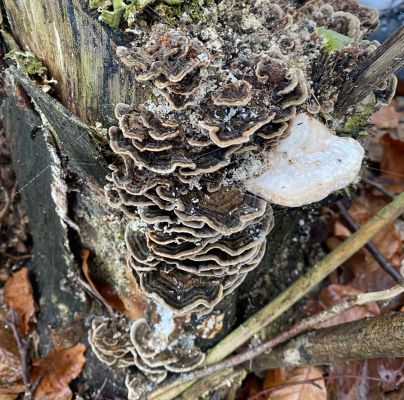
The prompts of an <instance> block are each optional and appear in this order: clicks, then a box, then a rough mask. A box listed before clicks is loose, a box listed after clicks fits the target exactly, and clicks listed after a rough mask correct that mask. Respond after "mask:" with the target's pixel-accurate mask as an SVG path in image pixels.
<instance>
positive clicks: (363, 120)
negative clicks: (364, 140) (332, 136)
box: [342, 103, 376, 135]
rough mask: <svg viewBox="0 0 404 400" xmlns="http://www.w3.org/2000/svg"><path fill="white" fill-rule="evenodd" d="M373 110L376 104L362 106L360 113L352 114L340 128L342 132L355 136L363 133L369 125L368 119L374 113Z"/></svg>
mask: <svg viewBox="0 0 404 400" xmlns="http://www.w3.org/2000/svg"><path fill="white" fill-rule="evenodd" d="M375 108H376V104H375V103H370V104H367V105H366V106H364V107H363V110H362V111H359V112H355V113H353V114H352V116H351V117H349V118H348V119H347V121H346V122H345V124H344V126H343V127H342V132H343V133H349V134H350V135H355V134H358V133H360V132H361V131H363V130H364V129H365V128H366V127H367V125H368V124H369V118H370V117H371V115H372V114H373V113H374V112H375Z"/></svg>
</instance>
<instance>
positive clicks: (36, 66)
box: [6, 50, 47, 76]
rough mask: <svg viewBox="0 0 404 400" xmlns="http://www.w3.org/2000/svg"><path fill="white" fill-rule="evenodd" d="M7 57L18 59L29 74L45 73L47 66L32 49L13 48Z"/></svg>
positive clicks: (40, 74)
mask: <svg viewBox="0 0 404 400" xmlns="http://www.w3.org/2000/svg"><path fill="white" fill-rule="evenodd" d="M6 58H9V59H11V60H14V61H16V62H17V63H18V64H20V65H21V66H23V67H24V69H25V70H26V71H27V73H28V74H29V75H39V76H42V75H45V74H46V72H47V68H46V67H45V66H44V65H43V64H42V63H41V61H39V60H38V59H37V58H36V57H35V56H34V55H33V54H32V53H31V52H30V51H25V52H23V51H19V50H11V51H10V52H8V53H7V54H6Z"/></svg>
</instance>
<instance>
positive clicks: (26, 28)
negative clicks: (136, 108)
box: [2, 0, 145, 124]
mask: <svg viewBox="0 0 404 400" xmlns="http://www.w3.org/2000/svg"><path fill="white" fill-rule="evenodd" d="M2 1H3V3H4V8H5V10H6V15H7V20H8V22H9V25H10V29H11V33H12V35H13V37H14V38H15V39H16V40H17V42H18V43H19V45H20V46H21V48H22V49H23V50H27V49H29V50H30V51H31V52H33V53H34V54H35V56H36V57H37V58H38V59H40V60H41V61H42V62H43V63H44V65H45V66H46V67H47V68H48V71H49V73H50V75H51V76H52V77H53V78H55V79H56V80H57V82H58V83H57V85H56V91H57V95H58V98H59V99H60V101H61V103H62V104H63V105H64V106H65V107H67V108H68V109H69V110H70V111H71V112H73V113H74V114H75V115H77V116H78V117H79V118H80V119H81V120H82V121H83V122H86V123H90V124H94V123H95V122H101V123H105V124H112V123H113V122H114V119H115V118H114V107H115V104H117V103H118V102H127V103H131V102H133V100H134V99H135V97H136V98H137V99H139V102H142V99H141V98H142V96H145V94H144V90H142V88H141V87H138V86H135V85H134V84H133V76H132V73H131V71H130V70H128V69H126V68H122V67H120V66H119V65H118V62H117V60H116V57H115V49H116V46H117V45H123V44H125V43H128V42H129V41H130V38H129V37H128V35H125V34H124V33H123V32H120V31H119V30H113V29H110V28H109V27H108V26H107V25H106V24H102V23H100V22H99V21H98V20H97V12H96V11H92V12H91V11H90V10H89V8H88V3H89V2H88V1H87V0H84V1H83V0H59V1H46V2H44V1H43V0H23V1H18V2H16V1H14V0H2ZM91 13H92V14H91ZM100 99H102V101H100Z"/></svg>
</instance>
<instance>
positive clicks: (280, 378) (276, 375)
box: [263, 368, 288, 390]
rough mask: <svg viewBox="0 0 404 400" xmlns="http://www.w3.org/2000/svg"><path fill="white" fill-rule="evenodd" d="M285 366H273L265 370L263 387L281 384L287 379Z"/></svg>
mask: <svg viewBox="0 0 404 400" xmlns="http://www.w3.org/2000/svg"><path fill="white" fill-rule="evenodd" d="M287 376H288V374H287V372H286V368H274V369H269V370H268V371H266V372H265V378H264V384H263V389H264V390H265V389H269V388H271V387H274V386H277V385H280V384H282V383H283V382H285V381H286V379H287Z"/></svg>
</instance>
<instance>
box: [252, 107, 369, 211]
mask: <svg viewBox="0 0 404 400" xmlns="http://www.w3.org/2000/svg"><path fill="white" fill-rule="evenodd" d="M363 156H364V149H363V147H362V146H361V145H360V143H359V142H358V141H356V140H354V139H352V138H346V137H338V136H336V135H334V134H333V133H332V132H331V131H330V130H329V129H328V128H327V127H326V126H325V125H323V124H322V123H321V122H320V121H318V120H317V119H315V118H313V117H311V116H309V115H307V114H299V115H297V116H296V117H295V119H294V121H293V124H292V126H291V129H290V132H289V135H288V136H287V137H286V138H284V139H281V140H280V143H279V145H278V146H277V147H276V148H275V149H274V150H272V151H270V152H269V154H268V164H269V168H268V169H267V170H266V171H265V172H264V173H263V174H262V175H260V176H258V177H257V178H255V179H254V180H252V181H251V182H249V183H247V185H246V188H247V190H249V191H250V192H251V193H253V194H255V195H257V196H260V197H262V198H264V199H265V200H267V201H270V202H271V203H275V204H278V205H282V206H287V207H300V206H302V205H305V204H310V203H314V202H316V201H320V200H322V199H324V198H325V197H327V196H328V195H329V194H330V193H332V192H334V191H335V190H338V189H342V188H344V187H345V186H347V185H349V184H350V183H352V182H353V181H354V180H355V179H356V177H357V176H358V174H359V171H360V168H361V164H362V159H363Z"/></svg>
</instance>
